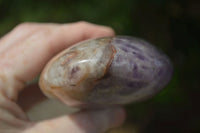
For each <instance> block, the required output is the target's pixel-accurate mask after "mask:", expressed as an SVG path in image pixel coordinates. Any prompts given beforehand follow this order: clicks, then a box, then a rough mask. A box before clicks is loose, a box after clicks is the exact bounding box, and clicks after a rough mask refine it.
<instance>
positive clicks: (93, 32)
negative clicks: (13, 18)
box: [0, 22, 125, 133]
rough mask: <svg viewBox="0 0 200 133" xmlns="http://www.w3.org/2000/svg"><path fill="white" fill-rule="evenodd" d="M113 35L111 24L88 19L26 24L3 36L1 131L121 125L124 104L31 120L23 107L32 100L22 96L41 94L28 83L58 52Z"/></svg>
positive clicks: (73, 131)
mask: <svg viewBox="0 0 200 133" xmlns="http://www.w3.org/2000/svg"><path fill="white" fill-rule="evenodd" d="M113 35H114V31H113V30H112V29H111V28H109V27H105V26H99V25H94V24H90V23H87V22H77V23H69V24H52V23H46V24H40V23H23V24H20V25H18V26H17V27H15V28H14V29H13V30H12V31H11V32H10V33H8V34H7V35H5V36H4V37H3V38H1V40H0V133H55V132H59V133H68V132H69V133H103V132H105V131H106V130H108V129H110V128H113V127H117V126H120V125H121V124H122V123H123V121H124V119H125V111H124V109H123V108H122V107H110V108H106V109H99V110H83V111H80V112H77V113H74V114H70V115H66V116H61V117H59V118H54V119H50V120H44V121H40V122H31V121H29V120H28V118H27V116H26V114H25V112H24V110H22V108H23V109H24V108H25V106H27V104H28V106H31V105H32V103H31V102H30V103H29V100H28V99H27V100H26V99H23V98H20V97H18V95H19V92H20V91H22V90H24V89H26V91H25V92H26V93H27V95H30V94H28V93H31V95H37V94H35V93H33V92H35V91H31V89H35V90H36V89H39V88H38V86H37V85H32V87H30V86H27V82H29V81H31V80H33V79H35V78H36V77H37V76H38V75H39V74H40V72H41V71H42V69H43V67H44V65H45V64H46V63H47V62H48V61H49V60H50V59H51V58H52V57H53V56H55V54H57V53H59V52H60V51H62V50H63V49H65V48H67V47H69V46H71V45H73V44H75V43H77V42H79V41H83V40H85V39H91V38H96V37H101V36H113ZM29 90H30V91H29ZM20 96H23V95H20ZM36 97H37V96H36ZM18 99H23V100H21V102H19V104H20V106H19V105H18V104H17V101H18ZM19 101H20V100H19Z"/></svg>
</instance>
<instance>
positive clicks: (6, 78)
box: [0, 22, 114, 100]
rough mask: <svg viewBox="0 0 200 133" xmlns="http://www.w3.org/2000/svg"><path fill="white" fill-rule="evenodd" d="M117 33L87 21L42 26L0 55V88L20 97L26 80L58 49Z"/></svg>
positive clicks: (13, 97) (38, 71) (58, 50)
mask: <svg viewBox="0 0 200 133" xmlns="http://www.w3.org/2000/svg"><path fill="white" fill-rule="evenodd" d="M113 34H114V32H113V30H111V29H110V28H108V27H104V26H97V25H93V24H89V23H85V22H81V23H75V24H68V25H57V26H55V25H53V26H48V28H46V27H45V28H41V29H40V30H39V31H37V32H35V33H34V34H33V35H31V36H30V37H28V38H27V39H26V40H23V41H22V42H21V44H18V45H13V46H12V47H11V48H10V49H9V50H8V51H6V53H5V54H3V55H1V56H0V69H1V72H0V88H6V89H4V91H5V94H6V95H7V96H8V97H10V98H11V99H13V100H16V98H17V94H18V91H20V89H21V88H23V87H24V85H25V83H26V81H29V80H32V79H33V78H35V77H36V76H37V75H38V74H39V73H40V72H41V70H42V68H43V67H44V65H45V64H46V63H47V61H48V60H49V59H50V58H51V57H52V56H54V55H55V54H56V53H58V52H60V51H61V50H63V49H64V48H67V47H69V46H70V45H72V44H74V43H76V42H79V41H82V40H85V39H89V38H94V37H99V36H112V35H113ZM13 88H15V89H13Z"/></svg>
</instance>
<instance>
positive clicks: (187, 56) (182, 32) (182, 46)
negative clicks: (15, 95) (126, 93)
mask: <svg viewBox="0 0 200 133" xmlns="http://www.w3.org/2000/svg"><path fill="white" fill-rule="evenodd" d="M80 20H84V21H89V22H92V23H96V24H102V25H107V26H111V27H113V28H114V29H115V30H116V33H117V34H119V35H131V36H137V37H141V38H144V39H146V40H148V41H150V42H152V43H153V44H155V45H156V46H157V47H159V48H160V49H162V50H163V51H164V52H165V53H166V54H167V55H168V56H169V57H170V58H171V60H172V62H173V65H174V68H175V70H174V76H173V79H172V81H171V82H170V84H169V85H168V86H167V87H166V88H165V89H164V90H163V91H161V92H160V93H159V94H158V95H156V96H155V97H153V98H151V99H150V100H147V101H144V102H141V103H136V104H132V105H128V106H126V108H127V112H128V116H127V123H129V124H131V125H134V128H135V130H136V131H135V132H138V133H161V132H162V133H197V132H198V133H199V132H200V107H199V106H200V105H199V103H200V84H199V82H200V80H199V79H200V78H199V76H200V70H199V69H200V34H199V33H200V1H198V0H187V1H186V0H45V1H41V0H0V37H1V36H3V35H4V34H5V33H7V32H8V31H10V30H11V29H12V28H13V27H15V26H16V25H17V24H19V23H22V22H27V21H28V22H55V23H68V22H76V21H80Z"/></svg>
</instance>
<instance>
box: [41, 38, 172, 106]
mask: <svg viewBox="0 0 200 133" xmlns="http://www.w3.org/2000/svg"><path fill="white" fill-rule="evenodd" d="M172 72H173V67H172V65H171V62H170V60H169V58H168V57H167V56H166V55H165V54H163V53H162V52H161V51H160V50H158V49H157V48H156V47H154V46H153V45H151V44H150V43H148V42H146V41H144V40H142V39H139V38H135V37H129V36H115V37H101V38H97V39H92V40H87V41H84V42H80V43H78V44H75V45H73V46H71V47H69V48H67V49H65V50H64V51H62V52H61V53H59V54H58V55H57V56H55V57H54V58H53V59H52V60H51V61H50V62H49V63H48V64H47V65H46V67H45V69H44V70H43V72H42V74H41V77H40V87H41V89H42V91H43V92H44V94H45V95H47V96H48V97H50V98H55V99H58V100H60V101H62V102H64V103H65V104H67V105H69V106H74V107H80V108H90V107H102V106H109V105H117V104H128V103H131V102H135V101H140V100H143V99H146V98H148V97H151V96H153V95H154V94H156V93H157V92H159V91H160V90H161V89H162V88H164V87H165V86H166V85H167V83H168V82H169V81H170V79H171V77H172Z"/></svg>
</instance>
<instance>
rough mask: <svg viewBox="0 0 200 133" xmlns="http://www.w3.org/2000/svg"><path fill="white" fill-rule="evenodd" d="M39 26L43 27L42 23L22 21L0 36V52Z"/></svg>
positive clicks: (27, 35)
mask: <svg viewBox="0 0 200 133" xmlns="http://www.w3.org/2000/svg"><path fill="white" fill-rule="evenodd" d="M45 26H46V25H45ZM41 27H44V24H38V23H22V24H19V25H17V26H16V27H15V28H14V29H13V30H12V31H11V32H9V33H8V34H6V35H5V36H4V37H2V38H1V40H0V54H1V53H3V52H5V51H6V50H8V49H9V48H10V47H11V46H12V45H15V44H18V43H20V41H22V40H24V39H26V38H28V37H29V36H30V35H31V34H33V33H34V32H36V31H37V30H38V29H39V28H41Z"/></svg>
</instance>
